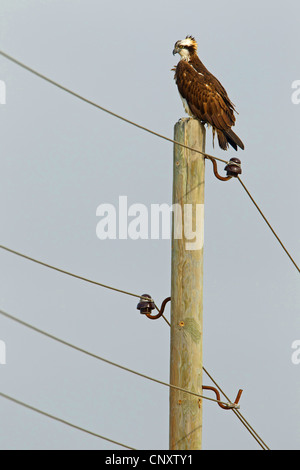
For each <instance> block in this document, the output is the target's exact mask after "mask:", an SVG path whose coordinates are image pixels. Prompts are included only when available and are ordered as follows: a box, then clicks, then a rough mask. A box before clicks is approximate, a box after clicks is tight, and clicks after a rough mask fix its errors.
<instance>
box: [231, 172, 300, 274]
mask: <svg viewBox="0 0 300 470" xmlns="http://www.w3.org/2000/svg"><path fill="white" fill-rule="evenodd" d="M238 180H239V182H240V183H241V185H242V187H243V188H244V190H245V192H246V193H247V195H248V196H249V198H250V199H251V201H252V202H253V204H254V206H255V207H256V209H257V210H258V212H259V213H260V215H261V216H262V218H263V219H264V221H265V222H266V224H267V225H268V227H269V229H270V230H271V232H272V233H273V235H274V237H275V238H276V239H277V241H278V242H279V243H280V245H281V247H282V248H283V249H284V251H285V253H286V254H287V255H288V257H289V258H290V260H291V262H292V263H293V264H294V266H295V267H296V269H297V270H298V272H300V268H299V266H298V265H297V263H296V261H295V260H294V258H293V257H292V256H291V254H290V253H289V252H288V250H287V249H286V247H285V246H284V244H283V243H282V241H281V240H280V238H279V236H278V235H277V233H276V232H275V230H274V229H273V227H272V226H271V224H270V222H269V221H268V219H267V218H266V216H265V215H264V213H263V212H262V210H261V209H260V207H259V206H258V204H257V203H256V202H255V200H254V198H253V196H252V195H251V193H250V191H249V190H248V189H247V188H246V185H245V184H244V183H243V181H242V180H241V178H240V177H239V176H238Z"/></svg>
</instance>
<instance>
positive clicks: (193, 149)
mask: <svg viewBox="0 0 300 470" xmlns="http://www.w3.org/2000/svg"><path fill="white" fill-rule="evenodd" d="M0 55H2V56H3V57H4V58H6V59H7V60H9V61H11V62H13V63H14V64H16V65H18V66H19V67H22V68H23V69H25V70H27V71H28V72H30V73H32V74H34V75H35V76H37V77H39V78H41V79H42V80H45V81H46V82H48V83H50V84H52V85H54V86H55V87H57V88H59V89H61V90H63V91H65V92H66V93H68V94H70V95H72V96H74V97H76V98H78V99H79V100H81V101H84V102H85V103H87V104H90V105H91V106H94V107H96V108H98V109H100V110H101V111H104V112H105V113H108V114H110V115H111V116H113V117H116V118H118V119H120V120H122V121H124V122H127V123H128V124H130V125H132V126H135V127H137V128H139V129H141V130H143V131H145V132H148V133H150V134H152V135H155V136H156V137H159V138H161V139H164V140H166V141H168V142H171V143H173V144H176V145H179V146H180V147H183V148H186V149H187V150H190V151H193V152H196V153H199V154H201V155H202V156H204V157H205V158H208V159H210V160H218V161H220V162H223V163H228V161H227V160H223V159H222V158H217V157H215V156H213V155H209V154H208V153H205V152H202V151H201V150H199V149H196V148H193V147H190V146H188V145H185V144H183V143H181V142H178V141H176V140H173V139H171V138H169V137H166V136H165V135H163V134H160V133H158V132H155V131H153V130H151V129H149V128H147V127H145V126H142V125H140V124H138V123H136V122H134V121H131V120H130V119H127V118H125V117H124V116H121V115H120V114H117V113H115V112H113V111H111V110H109V109H107V108H105V107H103V106H100V105H99V104H97V103H95V102H94V101H92V100H90V99H88V98H85V97H84V96H82V95H80V94H79V93H76V92H74V91H72V90H70V89H69V88H67V87H65V86H64V85H62V84H61V83H58V82H56V81H55V80H52V79H51V78H49V77H47V76H46V75H44V74H42V73H40V72H38V71H37V70H35V69H33V68H32V67H29V66H28V65H26V64H24V63H23V62H21V61H19V60H18V59H16V58H15V57H12V56H11V55H9V54H7V53H6V52H4V51H2V50H0ZM238 180H239V182H240V183H241V185H242V186H243V188H244V190H245V191H246V193H247V194H248V196H249V197H250V199H251V200H252V202H253V204H254V205H255V207H256V208H257V210H258V211H259V213H260V215H261V216H262V217H263V219H264V220H265V222H266V223H267V225H268V227H269V228H270V230H271V232H272V233H273V235H274V236H275V237H276V239H277V240H278V242H279V243H280V245H281V247H282V248H283V249H284V251H285V253H286V254H287V255H288V257H289V258H290V260H291V261H292V263H293V264H294V266H295V267H296V269H297V270H298V272H300V268H299V266H298V265H297V264H296V262H295V260H294V259H293V257H292V256H291V254H290V253H289V252H288V250H287V249H286V247H285V246H284V244H283V243H282V241H281V240H280V238H279V237H278V235H277V234H276V232H275V230H274V229H273V228H272V226H271V224H270V223H269V222H268V221H267V219H266V217H265V216H264V214H263V212H262V211H261V209H260V208H259V206H258V204H257V203H256V202H255V201H254V199H253V197H252V196H251V194H250V192H249V191H248V189H247V188H246V186H245V185H244V183H243V182H242V180H241V178H240V177H238Z"/></svg>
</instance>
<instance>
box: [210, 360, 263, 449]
mask: <svg viewBox="0 0 300 470" xmlns="http://www.w3.org/2000/svg"><path fill="white" fill-rule="evenodd" d="M203 370H204V372H205V373H206V375H207V376H208V377H209V378H210V380H211V381H212V382H213V383H214V384H215V386H216V387H217V389H218V390H219V391H220V392H221V393H222V395H223V396H224V397H225V398H226V400H228V401H229V398H228V397H227V395H226V393H225V392H224V391H223V390H222V388H221V387H220V385H219V384H218V383H217V382H216V381H215V379H214V378H213V377H212V376H211V375H210V373H209V372H208V371H207V370H206V368H205V367H203ZM232 411H233V412H234V414H235V415H236V416H237V417H238V419H239V420H240V421H241V423H242V424H243V425H244V426H245V427H246V429H247V430H248V431H249V433H250V434H251V435H252V437H254V439H255V440H256V442H258V444H259V445H260V447H261V448H262V449H263V450H270V449H269V447H268V446H267V444H266V443H265V442H264V441H263V440H262V438H261V437H260V436H259V435H258V434H257V432H256V431H255V430H254V429H253V427H252V426H251V425H250V424H249V423H248V421H247V420H246V418H244V416H243V415H242V413H241V412H240V411H239V410H237V409H232Z"/></svg>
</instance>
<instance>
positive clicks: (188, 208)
mask: <svg viewBox="0 0 300 470" xmlns="http://www.w3.org/2000/svg"><path fill="white" fill-rule="evenodd" d="M174 140H176V141H177V142H180V143H183V144H185V145H187V146H189V147H193V148H196V149H198V150H200V151H202V152H205V129H204V126H203V125H202V124H200V122H199V121H197V120H196V119H189V118H188V119H181V120H180V121H179V122H177V123H176V125H175V131H174ZM204 161H205V159H204V157H203V156H202V155H201V154H199V153H196V152H193V151H190V150H187V149H185V148H184V147H181V146H179V145H176V144H174V170H173V208H175V210H174V211H175V214H174V219H173V234H172V287H171V299H172V301H171V363H170V383H171V384H172V385H176V386H178V387H181V388H185V389H188V390H191V391H193V392H196V393H199V394H202V330H203V318H202V317H203V234H204V170H205V165H204ZM176 205H177V206H176ZM176 207H177V211H176ZM181 229H182V236H181V238H180V232H181ZM191 230H192V231H194V232H196V238H195V240H191V239H188V238H191V235H190V232H191ZM187 237H188V238H187ZM201 443H202V400H201V399H198V398H197V397H195V396H193V395H189V394H187V393H184V392H180V391H177V390H174V389H170V449H172V450H199V449H201Z"/></svg>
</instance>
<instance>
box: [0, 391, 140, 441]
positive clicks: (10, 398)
mask: <svg viewBox="0 0 300 470" xmlns="http://www.w3.org/2000/svg"><path fill="white" fill-rule="evenodd" d="M0 397H2V398H5V399H6V400H9V401H11V402H13V403H15V404H17V405H21V406H23V407H24V408H27V409H28V410H30V411H34V412H35V413H38V414H40V415H43V416H46V417H47V418H51V419H52V420H54V421H58V422H59V423H62V424H65V425H66V426H69V427H71V428H74V429H77V430H78V431H81V432H84V433H86V434H89V435H91V436H94V437H97V438H99V439H103V440H104V441H107V442H110V443H112V444H116V445H118V446H120V447H124V448H125V449H129V450H136V449H135V448H134V447H130V446H128V445H126V444H122V443H121V442H118V441H115V440H113V439H110V438H108V437H105V436H101V434H97V433H95V432H93V431H89V430H88V429H85V428H82V427H81V426H78V425H76V424H73V423H70V422H69V421H66V420H65V419H62V418H59V417H58V416H54V415H52V414H50V413H47V412H46V411H42V410H40V409H39V408H36V407H34V406H32V405H29V404H28V403H25V402H23V401H21V400H17V399H16V398H14V397H11V396H10V395H7V394H5V393H3V392H0Z"/></svg>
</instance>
